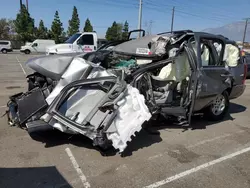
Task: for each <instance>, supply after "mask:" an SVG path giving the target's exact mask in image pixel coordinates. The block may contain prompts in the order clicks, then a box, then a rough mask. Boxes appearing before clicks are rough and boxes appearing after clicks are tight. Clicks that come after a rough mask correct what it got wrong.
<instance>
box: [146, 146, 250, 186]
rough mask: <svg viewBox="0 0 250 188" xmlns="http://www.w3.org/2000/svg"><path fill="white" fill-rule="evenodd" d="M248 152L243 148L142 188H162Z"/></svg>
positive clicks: (249, 148) (249, 149) (248, 149)
mask: <svg viewBox="0 0 250 188" xmlns="http://www.w3.org/2000/svg"><path fill="white" fill-rule="evenodd" d="M249 151H250V147H248V148H245V149H242V150H240V151H237V152H235V153H231V154H229V155H226V156H224V157H221V158H219V159H216V160H213V161H210V162H208V163H205V164H202V165H200V166H197V167H194V168H192V169H190V170H187V171H184V172H181V173H180V174H176V175H174V176H171V177H169V178H166V179H164V180H162V181H158V182H155V183H153V184H151V185H148V186H146V187H144V188H155V187H160V186H162V185H165V184H167V183H170V182H172V181H175V180H178V179H180V178H183V177H185V176H188V175H190V174H192V173H195V172H197V171H200V170H202V169H204V168H208V167H210V166H212V165H215V164H218V163H221V162H223V161H225V160H228V159H231V158H233V157H236V156H238V155H241V154H244V153H246V152H249Z"/></svg>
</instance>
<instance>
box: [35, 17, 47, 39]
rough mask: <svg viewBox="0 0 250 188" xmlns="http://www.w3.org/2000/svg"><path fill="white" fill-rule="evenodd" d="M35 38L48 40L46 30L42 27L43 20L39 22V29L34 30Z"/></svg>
mask: <svg viewBox="0 0 250 188" xmlns="http://www.w3.org/2000/svg"><path fill="white" fill-rule="evenodd" d="M35 30H36V32H35V33H36V38H38V39H47V38H48V29H47V28H46V27H45V26H44V23H43V20H40V22H39V27H38V28H35Z"/></svg>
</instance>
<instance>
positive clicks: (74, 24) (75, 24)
mask: <svg viewBox="0 0 250 188" xmlns="http://www.w3.org/2000/svg"><path fill="white" fill-rule="evenodd" d="M79 27H80V19H79V17H78V12H77V8H76V7H75V6H74V8H73V13H72V18H71V20H69V27H68V32H67V33H68V35H69V36H72V35H73V34H75V33H77V32H79Z"/></svg>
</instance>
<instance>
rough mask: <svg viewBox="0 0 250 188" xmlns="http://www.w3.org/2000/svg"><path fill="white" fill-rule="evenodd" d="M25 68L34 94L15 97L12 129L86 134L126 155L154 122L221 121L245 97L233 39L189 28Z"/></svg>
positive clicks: (11, 104)
mask: <svg viewBox="0 0 250 188" xmlns="http://www.w3.org/2000/svg"><path fill="white" fill-rule="evenodd" d="M26 64H27V66H29V67H30V68H31V69H33V70H34V71H35V73H34V74H32V75H29V76H27V79H28V83H29V89H28V90H29V91H27V92H25V93H20V94H17V95H14V96H11V97H10V101H9V102H8V107H9V114H8V115H9V116H8V117H9V123H10V124H11V125H18V126H20V127H26V128H27V129H28V131H30V132H31V131H32V130H34V129H40V128H41V129H43V128H45V127H51V128H54V129H58V130H60V131H62V132H66V133H69V134H82V135H84V136H86V137H88V138H90V139H91V140H93V144H94V145H95V146H100V147H101V148H107V147H108V146H110V145H112V146H113V147H114V148H115V149H118V150H119V151H120V152H123V151H124V149H125V148H126V146H127V142H128V141H131V137H132V136H133V135H134V136H135V133H136V132H139V131H140V130H141V129H142V125H143V124H144V123H145V122H148V121H149V120H150V119H152V118H154V119H157V117H159V116H161V117H162V116H163V117H165V118H166V119H169V118H170V119H172V120H174V121H176V122H177V123H178V124H180V125H182V124H189V125H190V124H191V120H192V115H194V114H195V113H197V112H199V113H200V112H202V113H203V114H204V116H205V117H206V118H208V119H209V120H221V119H223V117H224V116H225V115H226V114H227V112H228V109H229V105H230V102H229V100H230V99H233V98H237V97H239V96H240V95H242V93H243V92H244V90H245V79H246V73H247V66H246V64H245V63H244V62H243V60H242V57H241V54H240V50H239V48H238V46H237V45H236V43H235V42H234V41H230V40H228V39H227V38H225V37H223V36H218V35H212V34H208V33H201V32H193V31H190V30H187V31H175V32H172V33H169V32H168V33H161V34H158V35H152V36H145V37H141V38H139V39H136V40H131V41H126V42H124V43H121V44H118V45H116V46H114V47H113V48H112V49H111V50H107V49H104V50H98V51H97V52H93V53H90V54H88V55H82V56H79V55H78V56H75V57H72V56H60V55H54V56H45V57H40V58H35V59H30V60H29V61H28V62H27V63H26Z"/></svg>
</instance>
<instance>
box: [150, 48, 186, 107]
mask: <svg viewBox="0 0 250 188" xmlns="http://www.w3.org/2000/svg"><path fill="white" fill-rule="evenodd" d="M189 76H190V65H189V61H188V57H187V54H186V53H185V52H183V53H181V54H179V55H178V56H177V57H176V58H175V61H174V63H169V64H168V65H166V66H165V67H163V68H162V69H161V70H160V73H159V74H158V75H157V76H152V86H153V90H154V97H155V100H156V103H158V104H162V103H168V102H172V101H173V99H174V93H175V92H178V93H183V92H184V90H185V88H187V84H188V80H189ZM184 85H185V86H184Z"/></svg>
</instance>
